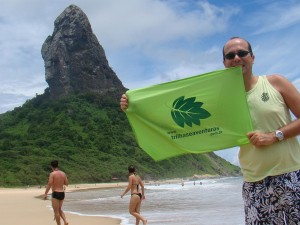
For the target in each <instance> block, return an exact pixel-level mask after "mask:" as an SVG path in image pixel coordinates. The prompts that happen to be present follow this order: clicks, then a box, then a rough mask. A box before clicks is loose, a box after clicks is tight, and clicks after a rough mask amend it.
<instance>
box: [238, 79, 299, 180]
mask: <svg viewBox="0 0 300 225" xmlns="http://www.w3.org/2000/svg"><path fill="white" fill-rule="evenodd" d="M247 101H248V105H249V110H250V114H251V117H252V122H253V128H254V130H256V131H261V132H272V131H274V130H277V129H279V128H281V127H283V126H285V125H286V124H288V123H290V122H291V120H292V119H291V115H290V112H289V109H288V108H287V106H286V104H285V102H284V99H283V97H282V96H281V94H280V93H279V92H278V91H277V90H276V89H275V88H274V87H273V86H272V85H271V84H270V83H269V81H268V79H267V77H266V76H259V77H258V81H257V83H256V85H255V87H254V88H253V89H251V90H250V91H249V92H247ZM239 160H240V166H241V169H242V173H243V176H244V180H245V181H248V182H255V181H259V180H262V179H264V178H265V177H268V176H276V175H280V174H283V173H288V172H292V171H295V170H298V169H300V145H299V142H298V140H297V138H296V137H295V138H289V139H286V140H284V141H281V142H276V143H274V144H272V145H270V146H265V147H260V148H257V147H255V146H253V145H251V144H247V145H243V146H241V147H240V152H239Z"/></svg>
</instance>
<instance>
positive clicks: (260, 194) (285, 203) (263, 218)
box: [243, 170, 300, 225]
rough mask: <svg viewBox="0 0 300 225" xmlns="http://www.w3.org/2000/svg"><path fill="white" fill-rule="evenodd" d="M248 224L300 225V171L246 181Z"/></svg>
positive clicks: (246, 214) (246, 217)
mask: <svg viewBox="0 0 300 225" xmlns="http://www.w3.org/2000/svg"><path fill="white" fill-rule="evenodd" d="M243 199H244V210H245V224H246V225H250V224H251V225H252V224H253V225H254V224H255V225H299V224H300V170H297V171H294V172H290V173H285V174H282V175H278V176H271V177H266V178H265V179H263V180H261V181H258V182H244V183H243Z"/></svg>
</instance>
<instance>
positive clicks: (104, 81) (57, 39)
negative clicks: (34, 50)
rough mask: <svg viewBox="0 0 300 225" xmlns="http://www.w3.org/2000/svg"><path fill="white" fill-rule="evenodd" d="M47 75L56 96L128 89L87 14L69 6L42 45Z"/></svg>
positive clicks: (58, 18)
mask: <svg viewBox="0 0 300 225" xmlns="http://www.w3.org/2000/svg"><path fill="white" fill-rule="evenodd" d="M42 57H43V59H44V62H45V76H46V81H47V83H48V85H49V91H50V96H51V97H52V98H54V99H57V98H60V97H63V96H67V95H69V94H72V93H88V92H96V93H99V94H103V95H105V94H114V95H119V96H120V93H124V91H125V88H124V86H123V85H122V82H121V81H120V80H119V78H118V77H117V75H116V74H115V72H114V71H113V70H112V69H111V68H110V66H109V64H108V61H107V59H106V56H105V52H104V49H103V48H102V46H101V45H100V43H99V42H98V40H97V38H96V36H95V34H94V33H93V31H92V28H91V25H90V22H89V20H88V18H87V16H86V15H85V13H84V12H83V11H82V10H81V9H80V8H79V7H77V6H75V5H70V6H69V7H67V8H66V9H65V10H64V11H63V12H62V13H61V14H60V15H59V16H58V17H57V19H56V20H55V22H54V31H53V34H52V35H51V36H48V37H47V39H46V40H45V42H44V44H43V46H42Z"/></svg>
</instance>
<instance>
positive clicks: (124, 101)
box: [120, 94, 128, 111]
mask: <svg viewBox="0 0 300 225" xmlns="http://www.w3.org/2000/svg"><path fill="white" fill-rule="evenodd" d="M120 106H121V109H122V110H123V111H125V110H126V109H127V107H128V98H127V96H126V95H125V94H123V95H122V97H121V99H120Z"/></svg>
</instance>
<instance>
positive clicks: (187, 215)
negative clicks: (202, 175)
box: [64, 177, 244, 225]
mask: <svg viewBox="0 0 300 225" xmlns="http://www.w3.org/2000/svg"><path fill="white" fill-rule="evenodd" d="M145 188H146V200H144V201H143V203H142V209H141V214H142V215H143V216H144V217H146V218H147V219H148V224H149V225H151V224H153V225H171V224H172V225H242V224H244V211H243V200H242V193H241V191H242V178H240V177H238V178H219V179H202V180H196V181H195V183H194V181H184V186H182V184H181V183H180V182H179V183H172V184H168V183H161V184H157V183H155V184H154V183H153V184H147V183H146V184H145ZM123 190H124V188H110V189H97V190H96V189H95V190H88V191H79V192H72V193H67V197H66V200H65V202H64V211H66V212H71V213H75V214H79V215H89V216H109V217H114V218H120V219H122V225H134V224H135V219H134V217H133V216H131V215H130V214H129V212H128V205H129V200H130V194H127V195H126V196H125V197H124V198H123V199H122V198H121V197H120V195H121V193H122V192H123ZM140 224H142V223H140Z"/></svg>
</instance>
